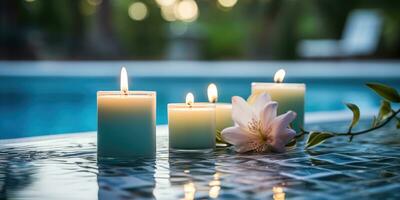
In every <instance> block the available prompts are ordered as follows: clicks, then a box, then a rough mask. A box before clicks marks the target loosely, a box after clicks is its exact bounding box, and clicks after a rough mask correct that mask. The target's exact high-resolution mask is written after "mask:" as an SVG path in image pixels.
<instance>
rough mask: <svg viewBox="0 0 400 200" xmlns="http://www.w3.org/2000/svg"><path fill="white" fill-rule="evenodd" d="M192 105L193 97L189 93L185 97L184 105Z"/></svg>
mask: <svg viewBox="0 0 400 200" xmlns="http://www.w3.org/2000/svg"><path fill="white" fill-rule="evenodd" d="M193 103H194V96H193V94H192V93H191V92H189V93H188V94H187V95H186V104H187V105H189V106H191V105H193Z"/></svg>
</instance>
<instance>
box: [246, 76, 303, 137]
mask: <svg viewBox="0 0 400 200" xmlns="http://www.w3.org/2000/svg"><path fill="white" fill-rule="evenodd" d="M284 77H285V71H284V70H282V69H281V70H279V71H277V72H276V74H275V77H274V80H275V83H252V85H251V93H252V95H253V96H254V95H257V94H260V93H263V92H266V93H268V94H269V95H270V96H271V98H272V100H273V101H276V102H278V114H283V113H286V112H287V111H289V110H292V111H294V112H296V113H297V117H296V119H295V120H294V122H293V128H294V129H295V130H296V131H300V128H303V127H304V95H305V91H306V85H305V84H303V83H282V82H283V79H284Z"/></svg>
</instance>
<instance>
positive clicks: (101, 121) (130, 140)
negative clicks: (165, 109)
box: [97, 68, 156, 160]
mask: <svg viewBox="0 0 400 200" xmlns="http://www.w3.org/2000/svg"><path fill="white" fill-rule="evenodd" d="M97 117H98V122H97V123H98V130H97V154H98V158H99V159H100V160H102V159H104V160H106V159H113V158H117V159H134V158H138V157H146V158H152V157H154V156H155V151H156V92H153V91H128V75H127V72H126V70H125V68H122V70H121V91H99V92H98V93H97Z"/></svg>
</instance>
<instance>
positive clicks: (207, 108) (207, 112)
mask: <svg viewBox="0 0 400 200" xmlns="http://www.w3.org/2000/svg"><path fill="white" fill-rule="evenodd" d="M168 130H169V147H170V148H171V149H173V150H183V151H208V150H212V149H214V147H215V105H214V104H210V103H194V97H193V94H192V93H188V94H187V95H186V103H171V104H168Z"/></svg>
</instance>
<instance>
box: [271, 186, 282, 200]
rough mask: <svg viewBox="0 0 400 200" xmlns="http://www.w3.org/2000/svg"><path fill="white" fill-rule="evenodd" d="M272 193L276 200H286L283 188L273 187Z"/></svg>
mask: <svg viewBox="0 0 400 200" xmlns="http://www.w3.org/2000/svg"><path fill="white" fill-rule="evenodd" d="M272 192H273V193H274V194H273V196H272V198H273V199H274V200H285V193H284V192H283V188H282V187H273V188H272Z"/></svg>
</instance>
